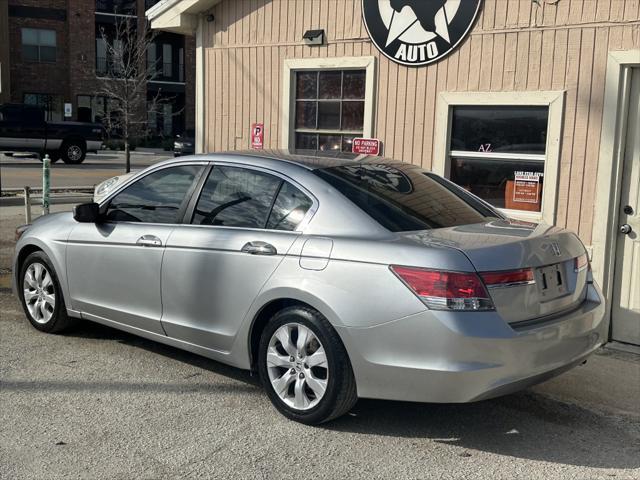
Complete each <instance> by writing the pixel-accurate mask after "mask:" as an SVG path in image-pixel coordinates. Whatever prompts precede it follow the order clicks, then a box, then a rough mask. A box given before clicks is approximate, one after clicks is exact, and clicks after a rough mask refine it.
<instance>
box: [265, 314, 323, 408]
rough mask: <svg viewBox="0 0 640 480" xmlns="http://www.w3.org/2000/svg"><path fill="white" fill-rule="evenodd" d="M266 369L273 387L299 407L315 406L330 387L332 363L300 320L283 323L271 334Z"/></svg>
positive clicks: (281, 396) (287, 402) (291, 405)
mask: <svg viewBox="0 0 640 480" xmlns="http://www.w3.org/2000/svg"><path fill="white" fill-rule="evenodd" d="M267 372H268V374H269V380H270V381H271V386H272V387H273V389H274V391H275V392H276V393H277V394H278V395H279V396H280V398H281V399H282V401H283V402H284V403H286V404H287V405H288V406H289V407H292V408H295V409H296V410H309V409H311V408H313V407H315V406H316V405H317V404H318V402H320V400H322V397H323V396H324V394H325V392H326V390H327V382H328V379H329V378H328V377H329V364H328V361H327V355H326V353H325V350H324V347H323V346H322V344H321V343H320V340H318V337H316V335H315V334H314V333H313V332H312V331H311V329H309V328H307V327H305V326H304V325H302V324H300V323H287V324H285V325H282V326H281V327H280V328H278V330H276V331H275V333H274V334H273V335H272V336H271V340H270V341H269V348H268V350H267Z"/></svg>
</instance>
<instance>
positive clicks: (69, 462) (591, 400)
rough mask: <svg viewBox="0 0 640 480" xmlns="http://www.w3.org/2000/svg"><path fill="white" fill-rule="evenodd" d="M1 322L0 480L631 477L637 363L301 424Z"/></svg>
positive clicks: (181, 365)
mask: <svg viewBox="0 0 640 480" xmlns="http://www.w3.org/2000/svg"><path fill="white" fill-rule="evenodd" d="M0 311H1V312H2V314H1V319H0V406H1V408H0V478H47V479H51V478H62V477H65V478H68V477H73V478H96V477H103V478H106V477H108V478H183V477H189V478H192V477H207V478H273V479H283V478H295V479H299V478H306V477H310V476H313V477H314V478H327V479H339V478H352V479H356V478H395V479H404V478H426V477H429V478H474V479H475V478H486V479H513V478H521V479H538V478H539V479H549V478H563V479H572V478H575V479H597V478H603V479H605V478H616V479H629V480H631V479H637V478H638V477H639V475H640V469H639V467H640V409H639V408H638V404H637V398H639V396H640V363H639V360H638V357H637V356H633V355H629V354H622V353H615V352H613V353H612V352H608V351H604V352H603V353H601V354H598V355H595V356H594V357H592V359H591V360H590V361H589V363H587V365H585V366H582V367H578V368H576V369H575V370H573V371H571V372H569V373H566V374H565V375H563V376H561V377H559V378H557V379H554V380H552V381H549V382H547V383H545V384H542V385H540V386H538V387H536V388H533V389H529V390H527V391H524V392H521V393H518V394H515V395H510V396H507V397H503V398H499V399H495V400H489V401H484V402H481V403H475V404H467V405H436V404H410V403H400V402H384V401H373V400H360V401H359V402H358V404H357V405H356V406H355V408H354V409H353V410H352V411H351V412H350V414H349V415H347V416H345V417H343V418H340V419H338V420H336V421H333V422H331V423H328V424H325V425H322V426H320V427H307V426H304V425H301V424H297V423H294V422H291V421H288V420H286V419H285V418H284V417H282V416H281V415H280V414H278V413H277V412H276V410H275V409H274V408H273V407H272V406H271V404H270V403H269V400H268V398H267V396H266V395H265V394H264V393H263V391H262V389H261V388H260V386H259V385H258V381H257V379H256V377H252V376H251V375H250V374H249V373H247V372H244V371H240V370H237V369H234V368H231V367H227V366H224V365H222V364H219V363H216V362H213V361H210V360H207V359H204V358H201V357H198V356H196V355H192V354H190V353H186V352H183V351H179V350H176V349H174V348H171V347H167V346H163V345H160V344H157V343H154V342H151V341H148V340H144V339H141V338H137V337H134V336H132V335H129V334H126V333H121V332H119V331H117V330H113V329H110V328H107V327H103V326H100V325H97V324H93V323H90V322H84V323H82V324H81V325H80V326H79V327H77V328H76V329H75V330H73V331H71V332H69V333H68V334H66V335H47V334H42V333H39V332H37V331H36V330H35V329H33V328H32V327H31V326H30V325H29V324H28V322H27V321H26V319H25V318H24V314H23V313H22V310H21V308H20V306H19V304H18V302H17V301H16V300H15V299H14V298H13V297H12V296H11V295H10V294H9V293H8V291H7V290H5V291H4V292H3V293H0ZM614 378H626V383H625V382H617V381H614V380H613V379H614Z"/></svg>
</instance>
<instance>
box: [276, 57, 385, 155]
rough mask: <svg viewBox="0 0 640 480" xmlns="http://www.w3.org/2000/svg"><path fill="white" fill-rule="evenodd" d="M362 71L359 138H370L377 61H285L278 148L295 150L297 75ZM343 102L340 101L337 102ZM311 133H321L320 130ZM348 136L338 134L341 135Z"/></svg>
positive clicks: (361, 59) (299, 59)
mask: <svg viewBox="0 0 640 480" xmlns="http://www.w3.org/2000/svg"><path fill="white" fill-rule="evenodd" d="M305 70H307V71H309V70H310V71H319V72H320V71H331V70H333V71H335V70H339V71H345V70H364V71H365V87H364V88H365V93H364V121H363V125H362V137H364V138H370V137H371V136H372V135H373V121H374V107H375V105H374V100H375V85H376V58H375V57H372V56H364V57H336V58H297V59H292V58H289V59H285V61H284V66H283V76H282V78H283V82H282V119H281V122H282V123H281V126H282V134H281V137H280V148H283V149H288V150H292V149H294V148H295V133H296V128H295V111H296V88H295V86H296V73H297V72H299V71H305ZM340 101H341V102H342V100H340ZM314 133H321V132H320V131H319V130H318V131H314ZM343 134H346V135H348V133H341V134H340V135H343Z"/></svg>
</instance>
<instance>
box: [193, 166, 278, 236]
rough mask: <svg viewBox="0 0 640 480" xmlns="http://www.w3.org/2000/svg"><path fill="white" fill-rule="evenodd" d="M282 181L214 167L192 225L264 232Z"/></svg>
mask: <svg viewBox="0 0 640 480" xmlns="http://www.w3.org/2000/svg"><path fill="white" fill-rule="evenodd" d="M281 183H282V180H280V179H279V178H276V177H274V176H273V175H268V174H266V173H262V172H257V171H255V170H248V169H244V168H236V167H219V166H216V167H213V170H211V173H210V175H209V178H207V181H206V183H205V184H204V188H203V189H202V194H201V195H200V198H199V199H198V204H197V205H196V208H195V211H194V214H193V221H192V223H194V224H196V225H221V226H225V227H244V228H264V226H265V224H266V222H267V218H268V216H269V212H270V211H271V205H272V203H273V200H274V197H275V196H276V193H277V192H278V189H279V188H280V184H281Z"/></svg>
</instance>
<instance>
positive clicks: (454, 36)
mask: <svg viewBox="0 0 640 480" xmlns="http://www.w3.org/2000/svg"><path fill="white" fill-rule="evenodd" d="M481 3H482V0H464V1H463V0H362V15H363V17H364V22H365V25H366V27H367V31H368V32H369V36H370V37H371V40H372V41H373V43H374V44H375V46H376V47H377V48H378V50H380V51H381V52H382V53H383V54H384V55H385V56H387V57H388V58H390V59H391V60H393V61H394V62H397V63H400V64H402V65H408V66H413V67H420V66H423V65H427V64H429V63H433V62H437V61H438V60H440V59H442V58H444V57H445V56H447V55H448V54H449V53H451V52H452V51H453V50H454V49H455V48H456V47H457V46H458V44H460V42H462V40H463V39H464V38H465V37H466V36H467V34H468V33H469V30H470V29H471V27H472V25H473V22H474V21H475V19H476V17H477V15H478V10H479V9H480V4H481Z"/></svg>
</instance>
